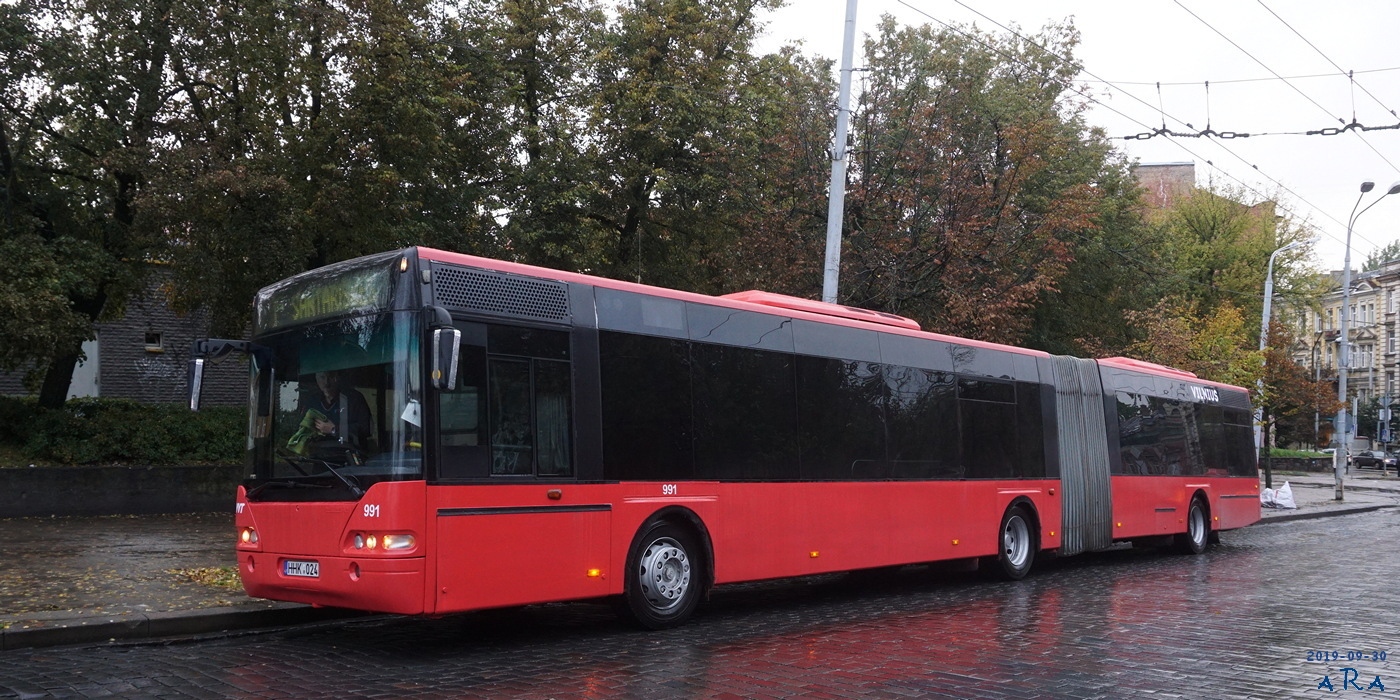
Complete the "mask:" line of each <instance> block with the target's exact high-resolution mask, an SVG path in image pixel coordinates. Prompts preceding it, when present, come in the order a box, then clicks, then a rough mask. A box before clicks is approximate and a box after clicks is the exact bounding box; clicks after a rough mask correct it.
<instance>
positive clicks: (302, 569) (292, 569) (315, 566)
mask: <svg viewBox="0 0 1400 700" xmlns="http://www.w3.org/2000/svg"><path fill="white" fill-rule="evenodd" d="M282 573H283V574H284V575H286V576H300V577H302V578H320V577H321V564H320V562H314V561H292V560H290V559H288V560H287V561H284V562H282Z"/></svg>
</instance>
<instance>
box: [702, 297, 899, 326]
mask: <svg viewBox="0 0 1400 700" xmlns="http://www.w3.org/2000/svg"><path fill="white" fill-rule="evenodd" d="M720 298H721V299H733V300H734V301H746V302H748V303H750V304H761V305H763V306H773V307H776V308H779V309H790V310H792V311H806V312H808V313H813V314H822V315H824V316H837V317H840V318H850V319H855V320H857V321H868V322H870V323H881V324H884V325H886V326H897V327H899V328H907V329H909V330H911V331H917V330H919V322H918V321H915V320H914V319H912V318H905V317H903V316H896V315H894V314H887V313H883V312H880V311H871V310H869V309H857V308H855V307H854V306H842V305H840V304H828V303H826V302H824V301H812V300H811V299H802V298H799V297H790V296H787V295H785V294H774V293H773V292H763V291H759V290H757V289H752V290H749V291H747V292H735V293H733V294H725V295H724V296H722V297H720Z"/></svg>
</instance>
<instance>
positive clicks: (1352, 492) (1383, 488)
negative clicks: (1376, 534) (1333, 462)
mask: <svg viewBox="0 0 1400 700" xmlns="http://www.w3.org/2000/svg"><path fill="white" fill-rule="evenodd" d="M1285 481H1286V482H1288V484H1289V486H1290V487H1291V488H1292V489H1293V500H1294V501H1296V502H1297V504H1298V508H1297V509H1296V510H1284V509H1281V508H1264V509H1263V510H1262V515H1263V519H1262V520H1260V524H1268V523H1278V522H1286V521H1289V520H1307V519H1310V518H1323V517H1330V516H1335V515H1350V514H1352V513H1366V512H1370V511H1373V510H1379V509H1381V508H1392V507H1395V506H1400V477H1396V476H1395V474H1394V473H1389V474H1387V475H1386V476H1381V474H1380V472H1378V471H1376V470H1374V469H1357V468H1355V467H1353V468H1352V470H1351V473H1350V474H1348V475H1346V476H1345V477H1344V486H1343V490H1342V494H1343V500H1341V501H1337V500H1336V479H1335V477H1334V476H1333V475H1332V474H1331V473H1326V474H1298V473H1296V472H1284V473H1275V474H1274V479H1273V482H1274V488H1276V489H1277V488H1279V487H1280V486H1283V484H1284V482H1285ZM1259 489H1260V490H1261V491H1262V490H1263V489H1264V479H1263V477H1262V476H1261V477H1260V479H1259Z"/></svg>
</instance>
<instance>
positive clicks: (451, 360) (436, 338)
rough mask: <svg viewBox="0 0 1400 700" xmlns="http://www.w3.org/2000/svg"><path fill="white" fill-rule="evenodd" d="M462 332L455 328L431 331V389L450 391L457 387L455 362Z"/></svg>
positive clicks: (460, 345) (460, 344)
mask: <svg viewBox="0 0 1400 700" xmlns="http://www.w3.org/2000/svg"><path fill="white" fill-rule="evenodd" d="M461 347H462V331H459V330H457V329H456V328H436V329H434V330H433V358H432V367H431V369H432V378H433V388H434V389H440V390H443V391H451V390H452V389H454V388H456V386H457V360H458V355H459V354H461Z"/></svg>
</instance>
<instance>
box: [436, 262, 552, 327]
mask: <svg viewBox="0 0 1400 700" xmlns="http://www.w3.org/2000/svg"><path fill="white" fill-rule="evenodd" d="M433 295H434V296H435V297H436V300H437V302H436V303H438V304H439V305H441V306H445V307H448V308H457V309H471V310H473V311H485V312H487V313H493V314H501V315H504V316H519V317H524V318H538V319H548V320H551V321H566V320H568V319H569V291H568V288H567V286H566V285H565V284H564V283H562V282H551V281H546V280H536V279H529V278H526V277H516V276H514V275H504V274H501V273H499V272H487V271H485V270H473V269H469V268H464V267H455V266H451V265H434V266H433Z"/></svg>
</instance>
